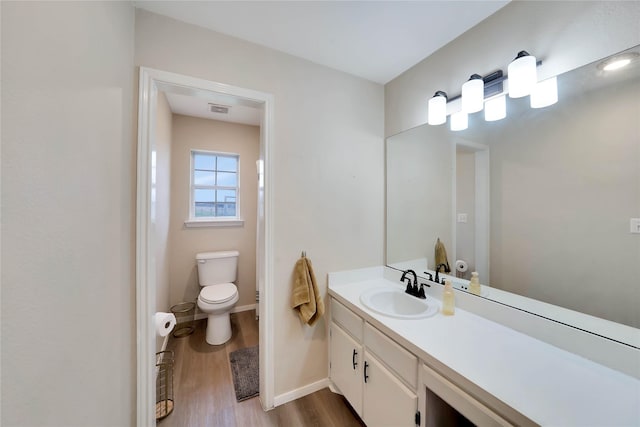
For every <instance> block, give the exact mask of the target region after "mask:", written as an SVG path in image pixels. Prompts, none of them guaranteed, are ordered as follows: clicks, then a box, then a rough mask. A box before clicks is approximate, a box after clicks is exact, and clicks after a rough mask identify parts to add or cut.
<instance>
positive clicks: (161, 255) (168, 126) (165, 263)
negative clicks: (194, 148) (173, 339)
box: [152, 92, 173, 351]
mask: <svg viewBox="0 0 640 427" xmlns="http://www.w3.org/2000/svg"><path fill="white" fill-rule="evenodd" d="M172 123H173V114H172V113H171V108H170V107H169V102H168V101H167V97H166V96H165V94H164V93H163V92H158V108H157V111H156V133H155V141H154V150H155V153H156V160H155V168H154V170H153V171H152V173H153V174H155V185H154V188H155V198H156V204H155V212H154V213H153V215H152V218H155V220H154V223H153V227H154V233H153V237H154V240H155V241H154V245H155V249H156V252H155V256H156V260H155V261H156V311H164V312H169V311H170V308H171V303H170V298H169V289H170V280H169V279H170V278H169V271H170V269H169V262H170V260H171V257H170V256H169V252H170V246H169V216H170V212H171V141H172V137H171V131H172V127H173V126H172ZM152 185H153V184H152ZM164 340H165V339H164V338H162V337H156V351H160V350H161V347H162V344H163V342H164Z"/></svg>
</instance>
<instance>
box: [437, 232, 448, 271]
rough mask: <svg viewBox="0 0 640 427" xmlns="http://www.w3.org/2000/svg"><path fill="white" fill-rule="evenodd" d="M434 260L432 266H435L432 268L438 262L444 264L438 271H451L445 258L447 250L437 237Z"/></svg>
mask: <svg viewBox="0 0 640 427" xmlns="http://www.w3.org/2000/svg"><path fill="white" fill-rule="evenodd" d="M435 262H436V265H435V266H434V267H435V268H434V270H435V269H437V268H438V266H439V265H440V264H444V265H446V267H443V268H440V270H439V272H440V273H450V272H451V268H449V260H448V259H447V250H446V249H445V247H444V243H442V242H441V241H440V238H439V237H438V241H437V242H436V247H435ZM443 270H444V271H443Z"/></svg>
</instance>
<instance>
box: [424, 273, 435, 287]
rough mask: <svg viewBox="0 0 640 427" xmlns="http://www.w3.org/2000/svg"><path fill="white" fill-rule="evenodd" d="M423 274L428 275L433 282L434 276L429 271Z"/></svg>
mask: <svg viewBox="0 0 640 427" xmlns="http://www.w3.org/2000/svg"><path fill="white" fill-rule="evenodd" d="M423 273H424V274H426V275H427V277H428V278H429V280H431V281H432V282H433V275H432V274H431V273H429V272H428V271H423ZM427 286H431V285H427Z"/></svg>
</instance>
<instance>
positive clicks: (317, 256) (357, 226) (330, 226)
mask: <svg viewBox="0 0 640 427" xmlns="http://www.w3.org/2000/svg"><path fill="white" fill-rule="evenodd" d="M135 40H136V58H135V61H136V64H137V65H143V66H147V67H151V68H156V69H160V70H166V71H171V72H175V73H181V74H185V75H188V76H194V77H200V78H205V79H209V80H213V81H217V82H222V83H226V84H231V85H235V86H240V87H245V88H249V89H254V90H259V91H262V92H267V93H271V94H273V95H274V105H275V111H274V140H273V151H272V155H273V171H274V173H273V176H272V178H271V179H272V184H273V187H274V192H273V204H274V206H273V212H272V215H273V222H274V230H273V235H274V242H273V244H274V246H273V247H274V254H273V255H274V256H273V260H274V265H273V271H274V294H273V295H269V296H265V298H272V301H273V306H274V319H273V321H274V337H275V342H274V343H273V346H274V349H275V355H274V356H275V357H274V359H273V360H274V361H275V394H276V396H277V395H280V394H282V393H285V392H289V391H292V390H294V389H297V388H299V387H302V386H305V385H308V384H311V383H313V382H315V381H318V380H321V379H323V378H326V377H327V366H328V363H327V342H328V341H327V328H326V323H325V322H320V323H319V324H316V325H315V326H314V327H308V326H306V325H302V324H301V323H300V320H299V319H298V316H297V314H296V313H295V312H294V311H293V310H292V309H291V307H290V294H291V288H292V273H293V266H294V264H295V262H296V260H297V259H298V258H299V257H300V251H302V250H306V252H307V255H308V256H309V257H310V258H311V260H312V261H313V265H314V268H315V273H316V276H317V279H318V283H319V287H320V291H321V292H322V294H323V295H325V296H326V275H327V272H329V271H338V270H344V269H351V268H358V267H367V266H374V265H380V264H382V262H383V230H384V219H383V218H384V217H383V212H384V197H383V194H384V180H383V177H384V173H383V171H384V146H383V120H384V114H383V101H384V98H383V88H382V86H381V85H378V84H375V83H371V82H368V81H365V80H363V79H359V78H356V77H353V76H350V75H347V74H344V73H341V72H337V71H335V70H331V69H329V68H325V67H322V66H318V65H316V64H313V63H311V62H308V61H305V60H302V59H299V58H295V57H293V56H290V55H286V54H283V53H280V52H277V51H274V50H270V49H266V48H263V47H260V46H258V45H255V44H252V43H248V42H244V41H241V40H238V39H235V38H232V37H228V36H224V35H221V34H219V33H215V32H212V31H209V30H206V29H203V28H200V27H197V26H194V25H188V24H185V23H181V22H178V21H175V20H172V19H169V18H166V17H162V16H160V15H156V14H152V13H149V12H146V11H141V10H138V11H136V38H135Z"/></svg>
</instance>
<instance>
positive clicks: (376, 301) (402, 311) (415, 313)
mask: <svg viewBox="0 0 640 427" xmlns="http://www.w3.org/2000/svg"><path fill="white" fill-rule="evenodd" d="M360 302H361V303H362V304H363V305H364V306H365V307H367V308H368V309H369V310H372V311H375V312H376V313H378V314H382V315H384V316H389V317H395V318H396V319H423V318H425V317H430V316H433V315H434V314H436V313H437V312H438V304H437V303H436V302H435V301H434V300H433V299H431V298H428V299H426V300H425V299H420V298H416V297H414V296H411V295H409V294H406V293H405V292H404V291H402V290H400V289H394V288H375V289H371V290H368V291H365V292H363V293H362V294H361V295H360Z"/></svg>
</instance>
